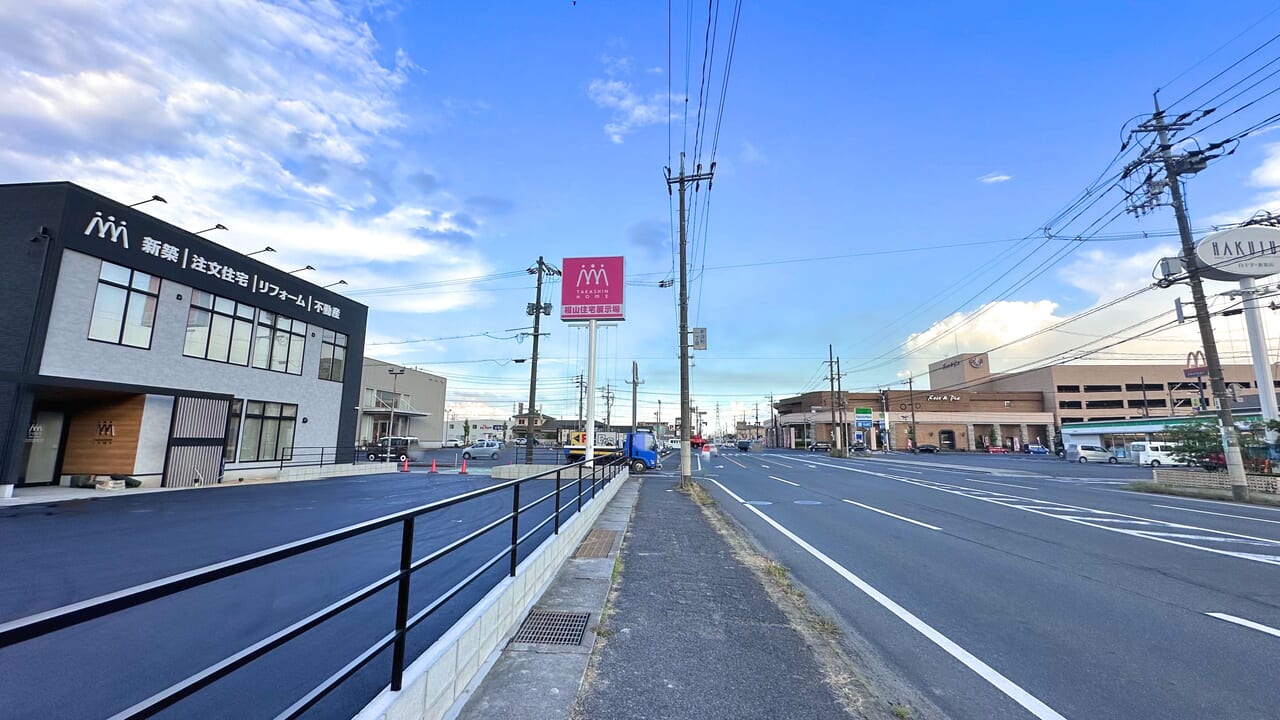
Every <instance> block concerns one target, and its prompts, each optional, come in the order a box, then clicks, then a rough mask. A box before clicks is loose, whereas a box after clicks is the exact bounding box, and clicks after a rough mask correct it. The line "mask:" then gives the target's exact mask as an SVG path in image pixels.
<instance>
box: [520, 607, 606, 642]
mask: <svg viewBox="0 0 1280 720" xmlns="http://www.w3.org/2000/svg"><path fill="white" fill-rule="evenodd" d="M590 618H591V613H568V612H556V611H554V610H534V611H532V612H530V613H529V617H527V618H525V619H524V623H523V624H521V625H520V629H519V630H518V631H516V634H515V637H513V638H511V642H512V643H542V644H545V645H581V644H582V636H583V635H584V634H586V632H587V620H588V619H590Z"/></svg>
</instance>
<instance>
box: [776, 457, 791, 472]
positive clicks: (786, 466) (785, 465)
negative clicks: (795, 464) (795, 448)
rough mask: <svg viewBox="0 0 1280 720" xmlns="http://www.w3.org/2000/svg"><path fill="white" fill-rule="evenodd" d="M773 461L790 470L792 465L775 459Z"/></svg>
mask: <svg viewBox="0 0 1280 720" xmlns="http://www.w3.org/2000/svg"><path fill="white" fill-rule="evenodd" d="M773 462H774V463H776V464H777V465H778V467H784V468H787V469H788V470H790V469H791V467H792V466H791V465H788V464H786V463H781V462H778V461H777V460H776V459H775V460H774V461H773Z"/></svg>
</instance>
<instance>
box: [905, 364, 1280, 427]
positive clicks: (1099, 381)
mask: <svg viewBox="0 0 1280 720" xmlns="http://www.w3.org/2000/svg"><path fill="white" fill-rule="evenodd" d="M1196 372H1199V370H1192V371H1191V373H1192V374H1193V375H1194V374H1195V373H1196ZM1222 372H1223V378H1224V379H1225V380H1226V382H1227V387H1228V390H1229V391H1231V392H1232V393H1233V394H1236V395H1238V396H1243V395H1256V394H1257V389H1256V388H1255V387H1254V386H1255V385H1256V383H1255V381H1254V372H1253V367H1252V366H1250V365H1224V366H1223V368H1222ZM1187 374H1188V373H1187V367H1186V366H1185V364H1184V365H1177V364H1165V365H1150V364H1147V365H1052V366H1049V367H1044V368H1037V369H1035V370H1028V371H1024V372H1013V373H1003V374H1000V373H992V372H991V366H990V363H989V362H988V359H987V355H986V353H964V354H961V355H956V356H953V357H950V358H947V359H945V360H940V361H938V362H936V363H933V364H932V365H930V366H929V387H930V388H932V389H933V390H943V391H945V390H981V391H985V392H1035V393H1040V394H1042V395H1043V397H1044V407H1045V409H1046V410H1048V411H1050V412H1052V413H1053V415H1054V423H1055V424H1056V425H1057V426H1058V427H1062V425H1063V424H1064V423H1081V422H1101V421H1107V422H1110V421H1116V420H1132V419H1138V418H1146V417H1159V416H1165V415H1168V416H1178V415H1183V416H1188V415H1194V414H1195V413H1196V409H1197V407H1198V406H1200V405H1201V404H1202V398H1206V397H1209V396H1210V392H1209V389H1208V387H1207V385H1208V383H1207V378H1203V377H1187ZM1275 384H1276V386H1277V387H1280V381H1277V382H1276V383H1275Z"/></svg>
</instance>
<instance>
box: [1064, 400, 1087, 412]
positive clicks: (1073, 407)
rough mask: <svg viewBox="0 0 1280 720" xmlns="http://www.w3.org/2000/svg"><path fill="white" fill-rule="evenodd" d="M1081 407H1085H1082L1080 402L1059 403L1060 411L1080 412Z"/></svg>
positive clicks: (1066, 401) (1065, 401) (1067, 401)
mask: <svg viewBox="0 0 1280 720" xmlns="http://www.w3.org/2000/svg"><path fill="white" fill-rule="evenodd" d="M1081 407H1083V406H1082V405H1081V403H1080V401H1079V400H1059V401H1058V409H1059V410H1079V409H1080V408H1081Z"/></svg>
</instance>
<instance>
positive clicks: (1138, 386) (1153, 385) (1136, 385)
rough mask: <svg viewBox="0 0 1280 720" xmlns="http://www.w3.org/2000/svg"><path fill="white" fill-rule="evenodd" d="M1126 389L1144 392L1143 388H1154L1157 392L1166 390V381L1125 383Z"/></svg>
mask: <svg viewBox="0 0 1280 720" xmlns="http://www.w3.org/2000/svg"><path fill="white" fill-rule="evenodd" d="M1124 389H1125V390H1128V391H1129V392H1142V391H1143V390H1154V391H1156V392H1164V383H1147V384H1145V385H1144V384H1142V383H1125V386H1124Z"/></svg>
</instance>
